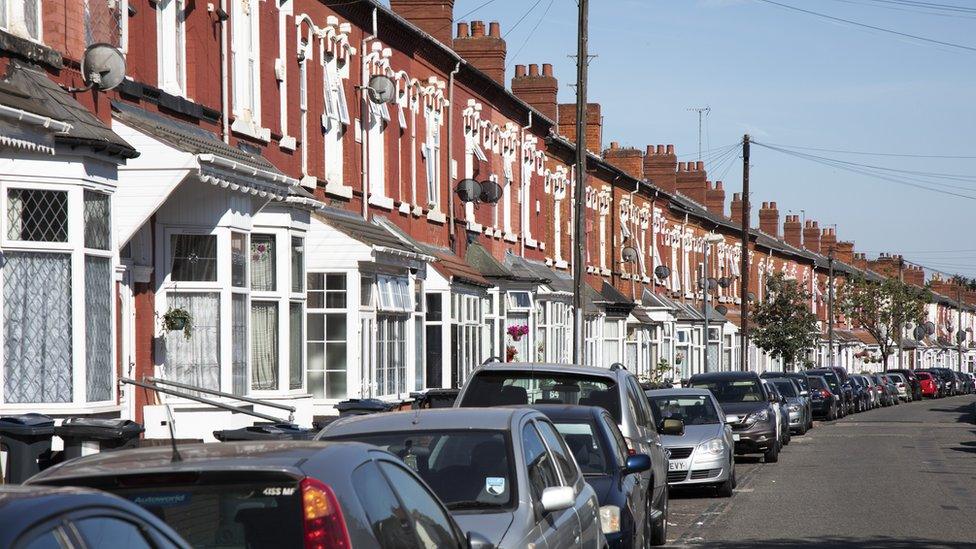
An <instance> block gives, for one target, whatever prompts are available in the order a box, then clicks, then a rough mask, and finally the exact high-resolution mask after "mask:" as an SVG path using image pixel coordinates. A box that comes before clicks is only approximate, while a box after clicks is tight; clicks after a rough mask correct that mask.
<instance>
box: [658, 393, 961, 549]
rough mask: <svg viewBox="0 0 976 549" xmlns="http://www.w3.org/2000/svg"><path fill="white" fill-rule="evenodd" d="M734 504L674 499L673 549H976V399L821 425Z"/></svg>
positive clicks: (744, 469) (757, 463) (744, 471)
mask: <svg viewBox="0 0 976 549" xmlns="http://www.w3.org/2000/svg"><path fill="white" fill-rule="evenodd" d="M736 473H737V475H738V479H739V487H738V489H737V490H736V491H735V494H734V495H733V496H732V497H731V498H727V499H721V498H716V497H714V494H713V493H709V492H704V491H687V492H673V493H672V500H671V508H670V514H671V516H670V520H669V532H668V542H669V546H671V547H697V546H701V545H705V546H708V547H716V548H723V549H739V548H742V549H745V548H750V547H774V548H778V547H784V548H785V547H814V546H816V547H818V548H821V547H849V548H855V549H871V548H879V549H880V548H884V549H902V548H905V549H907V548H909V547H911V548H915V547H936V548H951V549H955V548H961V547H976V396H973V395H967V396H958V397H951V398H943V399H939V400H925V401H921V402H913V403H909V404H901V405H899V406H893V407H889V408H881V409H877V410H872V411H869V412H863V413H860V414H856V415H853V416H848V417H846V418H844V419H842V420H839V421H832V422H823V423H817V425H816V427H815V428H814V429H813V430H812V431H810V432H809V433H807V434H806V435H805V436H796V435H794V436H793V439H792V442H791V443H790V445H789V446H787V447H786V448H784V450H783V452H781V453H780V459H779V463H770V464H766V463H762V460H761V459H760V458H752V457H739V458H737V459H736Z"/></svg>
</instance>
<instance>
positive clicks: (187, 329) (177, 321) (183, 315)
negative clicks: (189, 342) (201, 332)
mask: <svg viewBox="0 0 976 549" xmlns="http://www.w3.org/2000/svg"><path fill="white" fill-rule="evenodd" d="M163 329H164V330H166V331H167V332H180V331H182V332H183V337H185V338H186V339H190V336H191V335H192V333H193V317H191V316H190V313H189V312H187V310H186V309H181V308H179V307H177V308H175V309H170V310H168V311H166V313H165V314H163Z"/></svg>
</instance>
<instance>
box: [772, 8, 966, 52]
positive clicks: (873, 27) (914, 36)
mask: <svg viewBox="0 0 976 549" xmlns="http://www.w3.org/2000/svg"><path fill="white" fill-rule="evenodd" d="M756 1H757V2H765V3H766V4H772V5H774V6H779V7H781V8H785V9H788V10H793V11H798V12H800V13H806V14H808V15H814V16H817V17H822V18H824V19H829V20H831V21H836V22H839V23H847V24H848V25H853V26H856V27H863V28H866V29H871V30H876V31H879V32H885V33H888V34H893V35H896V36H901V37H902V38H911V39H913V40H918V41H920V42H928V43H930V44H938V45H940V46H948V47H950V48H957V49H961V50H965V51H972V52H976V47H973V46H966V45H963V44H956V43H953V42H945V41H943V40H936V39H934V38H926V37H924V36H919V35H917V34H909V33H907V32H901V31H896V30H893V29H886V28H884V27H878V26H876V25H869V24H867V23H861V22H858V21H852V20H850V19H844V18H843V17H835V16H833V15H827V14H826V13H820V12H818V11H812V10H807V9H803V8H798V7H796V6H791V5H789V4H783V3H780V2H775V1H774V0H756Z"/></svg>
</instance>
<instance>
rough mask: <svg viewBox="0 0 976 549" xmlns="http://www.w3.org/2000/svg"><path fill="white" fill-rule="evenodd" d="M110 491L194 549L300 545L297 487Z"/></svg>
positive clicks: (270, 485) (172, 487) (223, 486)
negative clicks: (152, 517) (141, 508)
mask: <svg viewBox="0 0 976 549" xmlns="http://www.w3.org/2000/svg"><path fill="white" fill-rule="evenodd" d="M109 490H110V491H111V492H113V493H115V494H116V495H118V496H121V497H123V498H126V499H128V500H130V501H132V502H134V503H136V504H138V505H140V506H141V507H143V508H145V509H146V510H147V511H149V512H150V513H152V514H154V515H156V516H157V517H159V518H160V519H162V520H163V522H165V523H166V524H168V525H169V526H170V527H172V528H173V529H174V530H176V532H177V533H179V534H180V536H182V537H183V539H185V540H186V541H187V543H189V544H190V545H191V546H193V547H196V548H202V549H218V548H219V549H237V548H240V549H263V548H267V549H275V548H278V547H301V546H302V544H303V543H304V541H305V540H304V533H303V528H304V527H303V524H302V494H301V489H300V488H299V487H298V483H297V482H255V483H250V482H247V483H241V484H209V483H208V484H193V485H187V486H181V485H179V484H172V485H165V486H158V485H154V486H151V487H130V488H121V489H114V488H109Z"/></svg>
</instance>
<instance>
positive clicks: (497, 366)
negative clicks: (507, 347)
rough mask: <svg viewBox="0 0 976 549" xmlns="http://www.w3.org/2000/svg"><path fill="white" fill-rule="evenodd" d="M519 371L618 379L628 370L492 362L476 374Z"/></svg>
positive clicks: (552, 364) (543, 363) (569, 365)
mask: <svg viewBox="0 0 976 549" xmlns="http://www.w3.org/2000/svg"><path fill="white" fill-rule="evenodd" d="M506 370H509V371H519V372H546V373H560V374H570V375H572V374H582V375H588V376H600V377H606V378H616V377H617V372H620V371H624V372H626V371H627V369H626V368H620V369H616V370H611V369H609V368H598V367H595V366H576V365H575V364H554V363H550V362H491V363H489V364H485V365H482V366H481V367H480V368H478V369H477V370H476V371H475V373H476V374H477V373H481V372H491V371H506Z"/></svg>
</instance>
